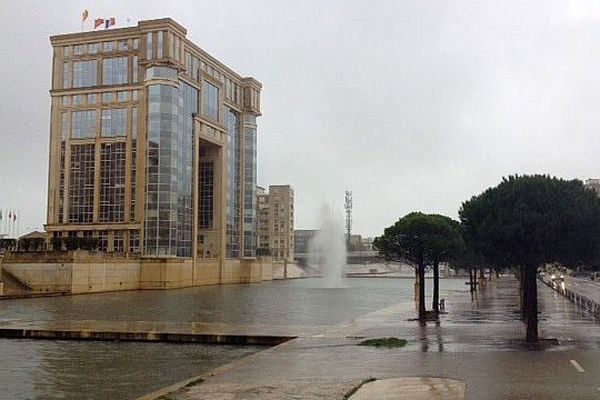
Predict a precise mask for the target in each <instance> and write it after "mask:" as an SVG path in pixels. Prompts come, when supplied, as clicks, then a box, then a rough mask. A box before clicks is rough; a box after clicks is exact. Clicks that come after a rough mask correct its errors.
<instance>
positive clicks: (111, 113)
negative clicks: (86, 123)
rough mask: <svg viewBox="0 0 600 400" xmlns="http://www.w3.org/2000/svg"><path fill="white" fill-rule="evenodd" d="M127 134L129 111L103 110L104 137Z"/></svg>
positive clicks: (102, 130)
mask: <svg viewBox="0 0 600 400" xmlns="http://www.w3.org/2000/svg"><path fill="white" fill-rule="evenodd" d="M126 133H127V109H126V108H113V109H110V110H102V128H101V135H102V136H125V134H126Z"/></svg>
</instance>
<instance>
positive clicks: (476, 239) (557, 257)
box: [459, 175, 600, 342]
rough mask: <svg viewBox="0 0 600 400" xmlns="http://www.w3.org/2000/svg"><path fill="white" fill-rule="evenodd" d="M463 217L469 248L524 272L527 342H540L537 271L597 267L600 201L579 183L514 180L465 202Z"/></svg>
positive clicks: (533, 177)
mask: <svg viewBox="0 0 600 400" xmlns="http://www.w3.org/2000/svg"><path fill="white" fill-rule="evenodd" d="M459 216H460V220H461V222H462V224H463V227H464V233H465V239H466V241H467V243H468V244H469V247H470V248H471V250H472V251H473V252H474V253H475V254H477V255H480V256H481V257H482V258H483V261H484V262H485V263H486V264H488V265H490V266H494V267H503V268H507V267H513V268H514V267H516V268H519V269H520V271H521V274H522V276H521V282H522V285H523V302H522V304H523V315H524V317H525V319H526V322H527V341H528V342H537V340H538V332H537V320H538V310H537V282H536V273H537V269H538V268H539V267H540V266H543V265H545V264H547V263H552V262H557V263H561V264H564V265H569V266H572V267H573V266H577V265H579V264H580V263H585V264H587V265H593V266H597V264H598V258H599V255H600V199H599V198H598V196H597V195H596V194H595V193H594V192H593V191H592V190H589V189H587V188H586V187H584V186H583V184H582V183H581V182H580V181H577V180H572V181H566V180H563V179H558V178H553V177H549V176H546V175H531V176H527V175H525V176H510V177H508V178H504V179H503V180H502V182H501V183H500V184H499V185H498V186H496V187H494V188H490V189H487V190H486V191H484V192H483V193H481V194H480V195H478V196H474V197H473V198H471V199H470V200H469V201H467V202H465V203H463V205H462V207H461V209H460V211H459Z"/></svg>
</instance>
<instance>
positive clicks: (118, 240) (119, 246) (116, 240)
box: [113, 231, 125, 253]
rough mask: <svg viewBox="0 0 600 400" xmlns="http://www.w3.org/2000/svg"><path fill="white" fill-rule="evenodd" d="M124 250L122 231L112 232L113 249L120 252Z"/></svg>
mask: <svg viewBox="0 0 600 400" xmlns="http://www.w3.org/2000/svg"><path fill="white" fill-rule="evenodd" d="M124 250H125V233H124V232H123V231H115V232H113V251H114V252H115V253H122V252H123V251H124Z"/></svg>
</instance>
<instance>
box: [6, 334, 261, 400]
mask: <svg viewBox="0 0 600 400" xmlns="http://www.w3.org/2000/svg"><path fill="white" fill-rule="evenodd" d="M262 349H264V347H257V346H243V347H242V346H221V345H199V344H170V343H134V342H87V341H54V340H17V339H0V354H2V362H1V363H0V398H1V399H15V400H16V399H49V398H53V399H56V398H60V399H67V400H69V399H115V400H118V399H130V398H132V397H137V396H140V395H142V394H145V393H148V392H151V391H154V390H157V389H159V388H161V387H164V386H168V385H170V384H172V383H174V382H178V381H181V380H184V379H187V378H190V377H192V376H195V375H198V374H201V373H203V372H206V371H208V370H210V369H213V368H216V367H217V366H219V365H223V364H226V363H228V362H230V361H232V360H234V359H236V358H239V357H243V356H245V355H248V354H251V353H253V352H256V351H258V350H262Z"/></svg>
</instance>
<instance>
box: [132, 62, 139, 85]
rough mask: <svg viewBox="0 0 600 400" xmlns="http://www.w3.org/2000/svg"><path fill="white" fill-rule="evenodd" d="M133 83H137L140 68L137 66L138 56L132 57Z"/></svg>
mask: <svg viewBox="0 0 600 400" xmlns="http://www.w3.org/2000/svg"><path fill="white" fill-rule="evenodd" d="M132 64H133V83H137V82H138V80H139V75H140V72H139V71H140V66H139V64H138V56H133V62H132Z"/></svg>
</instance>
